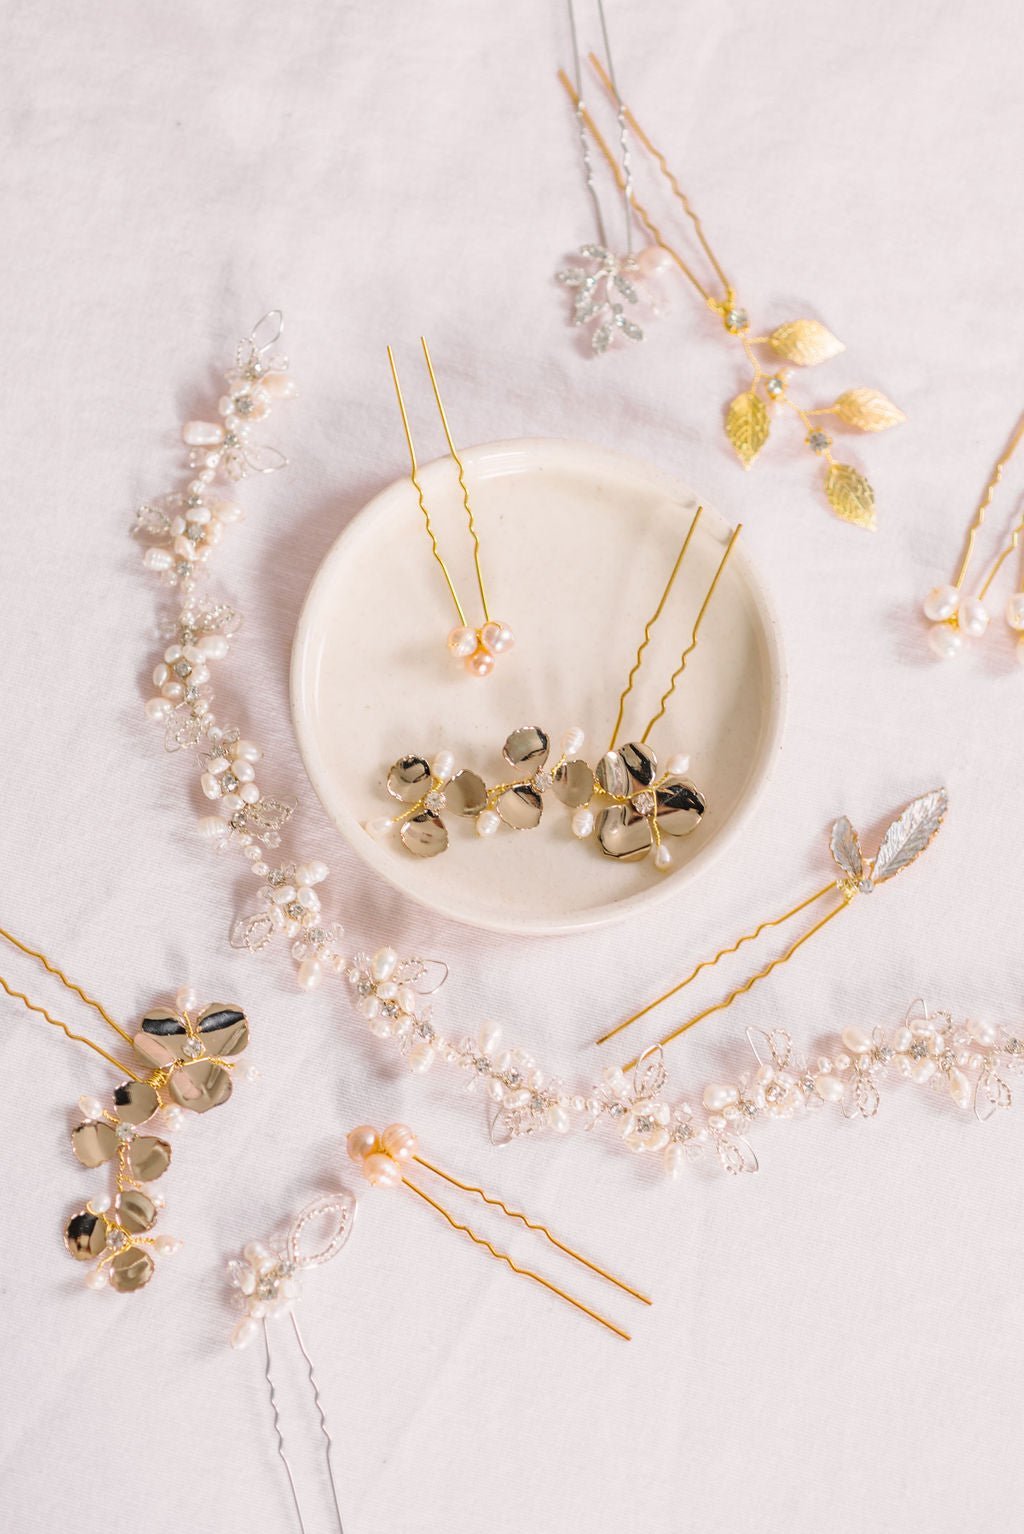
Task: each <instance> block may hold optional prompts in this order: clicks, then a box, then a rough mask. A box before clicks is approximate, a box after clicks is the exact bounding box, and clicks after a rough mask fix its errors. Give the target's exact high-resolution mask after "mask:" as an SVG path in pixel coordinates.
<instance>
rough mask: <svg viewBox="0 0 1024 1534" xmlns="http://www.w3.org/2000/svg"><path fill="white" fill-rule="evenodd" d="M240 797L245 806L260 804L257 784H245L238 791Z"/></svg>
mask: <svg viewBox="0 0 1024 1534" xmlns="http://www.w3.org/2000/svg"><path fill="white" fill-rule="evenodd" d="M238 797H239V798H240V799H241V801H242V803H243V804H257V803H258V802H259V797H260V791H259V789H258V788H257V787H256V784H255V783H243V784H242V786H241V788H240V789H239V790H238Z"/></svg>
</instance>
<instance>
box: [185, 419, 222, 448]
mask: <svg viewBox="0 0 1024 1534" xmlns="http://www.w3.org/2000/svg"><path fill="white" fill-rule="evenodd" d="M181 436H182V441H183V442H185V443H186V445H187V446H188V447H214V446H215V445H216V444H217V443H218V442H223V441H224V428H223V426H219V425H217V423H216V422H214V421H186V422H185V425H184V426H183V427H182V430H181Z"/></svg>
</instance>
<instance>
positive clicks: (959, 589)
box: [923, 414, 1024, 665]
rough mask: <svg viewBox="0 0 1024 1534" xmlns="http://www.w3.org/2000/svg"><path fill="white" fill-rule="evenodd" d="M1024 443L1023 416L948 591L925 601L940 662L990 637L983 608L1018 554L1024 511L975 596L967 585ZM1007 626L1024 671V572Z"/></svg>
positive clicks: (934, 593) (981, 505)
mask: <svg viewBox="0 0 1024 1534" xmlns="http://www.w3.org/2000/svg"><path fill="white" fill-rule="evenodd" d="M1022 439H1024V414H1022V415H1021V417H1020V420H1019V421H1018V422H1017V425H1016V426H1015V427H1014V431H1013V435H1012V437H1011V438H1010V440H1009V442H1008V443H1007V444H1006V447H1005V448H1004V449H1003V451H1002V453H1001V454H1000V455H999V457H998V458H997V460H996V463H995V466H994V468H993V470H992V473H991V475H990V476H989V481H988V484H987V485H986V486H985V490H984V493H983V495H982V497H981V500H980V501H979V502H978V505H977V507H976V509H975V512H974V516H973V518H972V520H971V525H970V527H969V528H968V529H967V536H966V539H965V541H964V547H963V553H962V554H961V556H960V563H959V565H958V566H957V570H956V574H955V575H954V576H953V579H952V581H950V582H949V583H948V584H947V585H943V586H935V587H933V589H932V590H931V591H930V592H929V593H928V595H927V596H926V597H925V599H924V604H923V606H924V615H925V617H926V618H927V619H928V622H929V623H930V625H931V627H930V629H929V630H928V643H929V645H930V646H931V649H932V653H933V654H934V655H935V656H937V657H938V659H939V660H950V659H952V657H953V656H954V655H958V654H959V653H960V651H961V649H962V648H963V643H964V640H965V639H981V638H982V637H983V636H984V634H985V633H987V631H988V626H989V623H990V621H991V614H990V613H989V610H988V608H987V607H986V605H985V598H986V597H987V596H988V593H989V590H990V589H991V587H992V584H993V582H994V581H995V579H996V576H997V575H998V574H999V572H1000V570H1002V568H1003V566H1004V565H1005V563H1006V561H1007V560H1008V559H1009V558H1010V556H1011V555H1012V554H1013V553H1014V552H1015V551H1016V549H1017V548H1018V546H1019V545H1020V542H1021V537H1022V535H1024V507H1022V506H1020V505H1019V506H1018V508H1017V513H1016V515H1015V517H1014V520H1013V522H1012V524H1011V527H1010V530H1009V532H1008V533H1007V536H1006V540H1005V542H1004V543H1003V546H1002V548H1001V549H1000V550H999V552H998V553H997V554H996V556H995V558H994V559H993V560H992V563H991V564H990V565H989V567H988V570H987V571H986V573H985V575H984V576H983V577H982V579H981V581H980V582H979V583H978V586H977V588H976V590H975V593H974V595H973V596H965V594H964V585H965V582H966V580H967V576H968V574H969V572H970V569H971V565H972V563H973V560H974V550H975V544H976V543H977V539H978V534H979V533H980V532H981V530H982V528H983V526H984V524H985V515H986V513H987V511H988V509H989V507H990V506H991V504H992V499H993V497H994V495H995V493H996V490H997V489H998V487H999V483H1000V481H1001V480H1002V477H1003V472H1004V470H1005V469H1006V466H1007V464H1008V463H1009V462H1010V459H1011V458H1012V457H1013V455H1014V453H1015V452H1016V451H1017V449H1018V447H1019V446H1020V444H1021V440H1022ZM1005 612H1006V622H1007V625H1008V627H1009V628H1010V630H1011V632H1012V633H1013V634H1014V635H1015V636H1016V638H1017V659H1018V660H1019V661H1020V662H1021V664H1022V665H1024V572H1021V574H1020V576H1019V578H1018V583H1017V590H1016V591H1015V592H1014V594H1013V595H1012V596H1011V597H1010V598H1009V599H1008V601H1007V603H1006V609H1005Z"/></svg>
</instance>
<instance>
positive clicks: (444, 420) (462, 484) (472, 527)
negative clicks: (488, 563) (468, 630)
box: [420, 336, 491, 623]
mask: <svg viewBox="0 0 1024 1534" xmlns="http://www.w3.org/2000/svg"><path fill="white" fill-rule="evenodd" d="M420 345H421V346H422V348H423V358H424V361H425V362H426V364H427V372H428V373H429V374H430V386H431V388H432V389H433V391H434V400H435V402H436V404H437V413H438V415H439V416H440V417H441V425H442V426H443V428H444V435H445V441H446V442H447V443H448V451H449V453H450V454H451V456H452V458H453V459H454V460H455V467H456V469H457V470H458V476H459V488H460V489H461V491H462V504H463V506H464V507H465V510H466V521H467V522H468V523H469V532H470V536H471V537H472V539H473V565H474V568H475V570H476V583H477V587H478V589H479V592H480V603H481V606H482V607H483V610H484V622H485V623H490V621H491V611H490V608H489V606H488V604H487V590H486V588H485V586H484V575H483V571H482V569H481V568H480V538H479V535H478V534H477V530H476V518H475V517H474V515H473V506H472V503H471V501H470V498H469V487H468V485H467V484H466V472H465V469H464V467H463V463H462V459H461V458H460V457H459V453H458V449H457V448H456V446H455V439H454V437H453V436H452V432H451V427H450V426H449V425H448V412H447V411H446V410H445V408H444V401H443V400H442V398H441V390H440V389H439V387H438V383H437V375H436V374H435V372H434V364H433V362H432V361H431V360H430V348H429V346H428V345H427V340H426V337H425V336H420ZM463 622H465V620H463Z"/></svg>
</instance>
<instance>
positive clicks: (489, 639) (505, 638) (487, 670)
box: [388, 336, 515, 677]
mask: <svg viewBox="0 0 1024 1534" xmlns="http://www.w3.org/2000/svg"><path fill="white" fill-rule="evenodd" d="M420 345H421V346H422V348H423V359H424V361H425V362H426V364H427V372H428V373H429V374H430V386H431V388H432V389H433V391H434V403H435V404H436V405H437V413H438V415H439V416H440V417H441V426H442V428H443V430H444V436H445V441H446V442H447V444H448V452H449V454H450V455H451V458H452V460H453V462H454V464H455V468H456V471H457V473H458V480H459V489H460V490H461V492H462V504H463V507H464V508H465V512H466V523H467V525H468V527H469V535H470V538H471V539H472V541H473V569H474V572H475V575H476V584H477V590H478V592H479V594H480V608H481V611H482V614H483V617H482V619H481V621H480V623H479V625H478V626H477V627H475V628H474V627H473V625H472V624H470V622H469V620H468V618H467V617H466V609H465V608H464V607H463V605H462V602H461V601H460V600H459V594H458V592H457V591H456V589H455V581H454V579H453V578H452V574H451V571H450V569H449V568H448V565H447V563H446V561H445V559H444V558H443V556H442V554H441V551H440V549H439V547H438V542H437V535H436V533H435V532H434V523H433V519H432V518H431V515H430V511H429V508H428V506H427V503H426V499H425V498H424V494H423V487H422V485H421V484H420V477H419V464H418V462H417V459H416V446H415V443H414V442H413V436H412V427H411V426H410V425H409V415H408V412H407V410H406V408H405V399H404V397H403V395H402V386H401V384H400V383H399V380H398V368H397V366H396V364H395V356H394V352H393V351H392V350H391V347H390V346H389V347H388V362H389V364H390V366H391V377H392V380H393V382H394V385H395V396H396V398H397V400H398V410H399V413H400V415H401V417H402V429H403V431H404V433H405V444H406V447H407V448H408V450H409V477H410V479H411V480H412V485H413V489H414V490H415V491H416V498H417V500H418V502H419V508H420V511H421V512H422V513H423V521H424V525H425V527H426V530H427V537H428V538H429V539H430V548H431V552H432V553H433V556H434V558H435V560H436V561H437V563H438V565H439V567H440V570H441V574H442V575H443V576H444V582H445V585H446V586H447V588H448V595H449V596H450V597H451V599H452V603H453V605H454V607H455V611H456V613H457V614H458V619H459V621H458V623H457V625H456V626H455V628H453V629H452V630H451V632H450V633H449V635H448V649H449V651H450V652H451V654H452V655H453V656H454V657H455V659H456V660H459V661H461V662H462V663H463V665H464V666H465V669H466V671H467V672H468V673H469V675H470V676H475V677H486V676H490V674H491V672H492V671H493V670H494V662H495V660H496V658H497V657H498V656H499V655H504V654H505V653H506V651H508V650H511V649H512V647H513V645H514V644H515V635H514V634H513V632H512V630H511V628H510V627H509V626H508V624H507V623H502V622H500V621H499V620H498V619H496V618H493V617H492V616H491V609H490V605H489V603H488V600H487V587H486V586H485V584H484V576H483V569H482V567H481V563H480V536H479V534H478V532H477V527H476V517H475V516H474V513H473V503H472V500H471V498H470V494H469V487H468V485H467V484H466V471H465V468H464V466H463V463H462V459H461V458H460V457H459V454H458V450H457V448H456V446H455V439H454V438H453V436H452V433H451V427H450V426H449V425H448V414H447V411H446V410H445V408H444V401H443V400H442V398H441V390H440V389H439V387H438V383H437V375H436V374H435V372H434V364H433V362H432V361H431V359H430V348H429V347H428V346H427V343H426V340H425V338H424V337H423V336H420Z"/></svg>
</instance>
